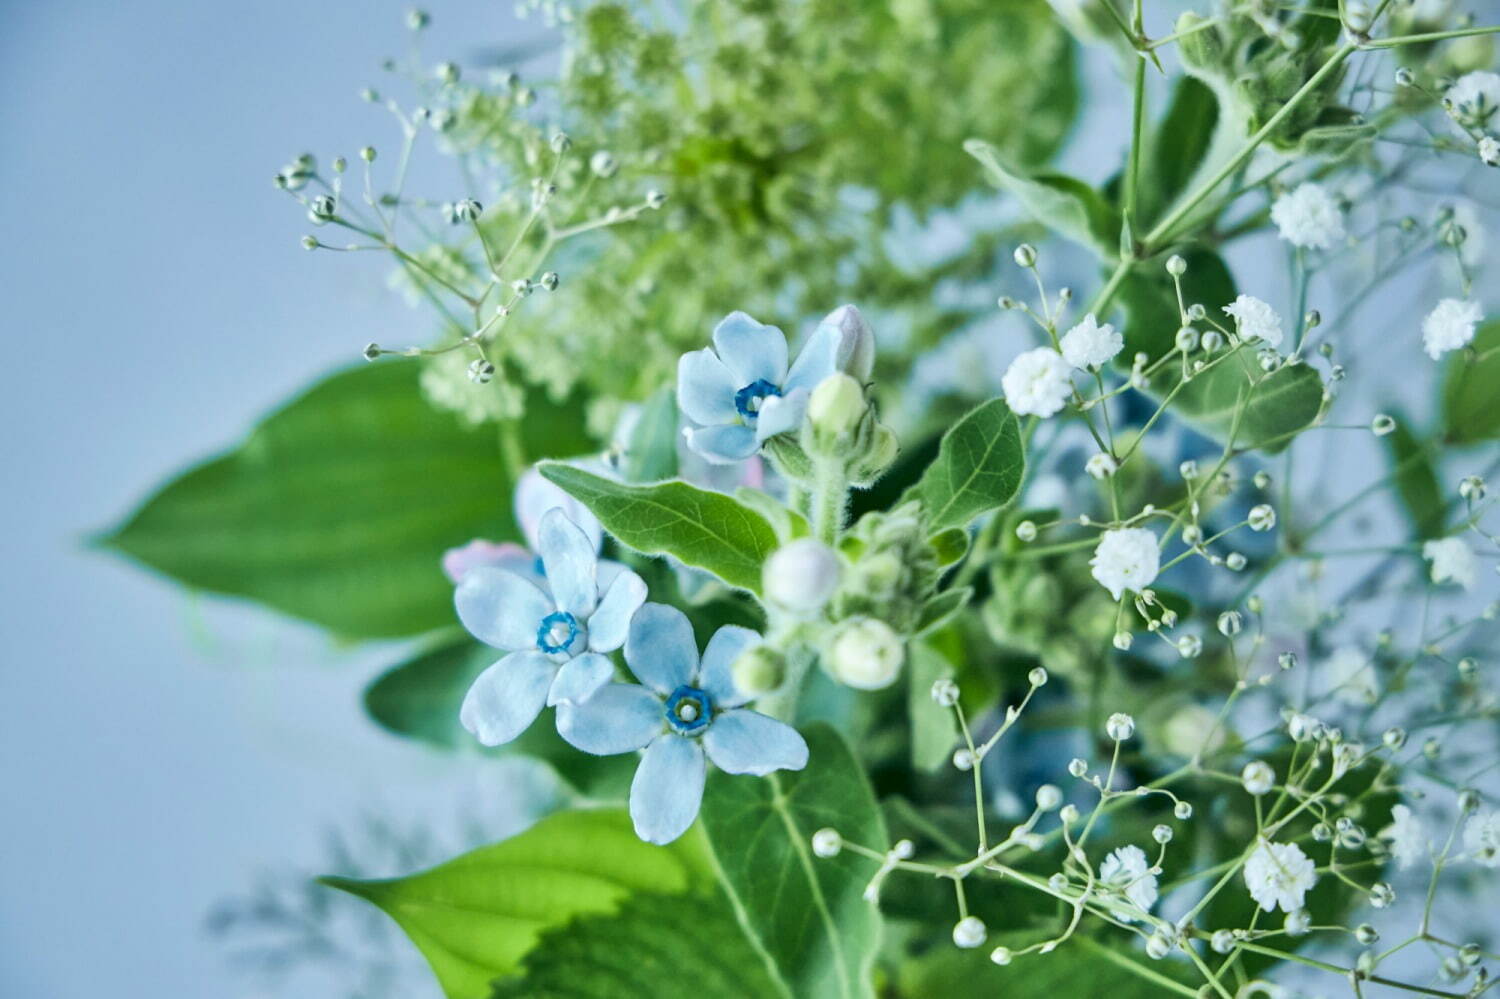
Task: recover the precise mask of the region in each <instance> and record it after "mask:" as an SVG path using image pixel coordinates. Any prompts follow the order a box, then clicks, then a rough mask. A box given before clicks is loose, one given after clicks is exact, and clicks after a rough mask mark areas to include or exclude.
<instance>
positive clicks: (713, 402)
mask: <svg viewBox="0 0 1500 999" xmlns="http://www.w3.org/2000/svg"><path fill="white" fill-rule="evenodd" d="M741 387H742V386H740V385H739V384H737V383H736V382H735V379H734V375H732V374H730V373H729V369H728V368H726V367H725V366H724V362H723V361H721V360H719V356H718V355H717V354H715V353H714V352H713V351H711V350H709V349H707V348H704V349H703V350H694V351H690V352H688V353H686V354H683V355H682V357H680V358H678V360H677V405H678V408H680V409H681V410H682V411H683V412H684V413H686V414H687V416H688V419H690V420H692V421H693V422H694V423H702V424H704V425H705V426H715V425H717V424H720V423H737V422H738V421H739V418H740V414H739V410H737V409H735V408H734V394H735V393H736V392H738V391H739V390H740V388H741Z"/></svg>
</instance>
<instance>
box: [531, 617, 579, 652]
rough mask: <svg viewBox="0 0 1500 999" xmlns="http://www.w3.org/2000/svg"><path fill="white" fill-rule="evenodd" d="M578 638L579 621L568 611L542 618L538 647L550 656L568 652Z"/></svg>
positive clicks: (537, 640)
mask: <svg viewBox="0 0 1500 999" xmlns="http://www.w3.org/2000/svg"><path fill="white" fill-rule="evenodd" d="M577 637H578V619H577V618H576V617H574V616H573V615H572V614H569V613H568V612H567V611H553V612H552V613H551V614H548V615H547V616H546V617H544V618H542V625H541V627H540V628H537V630H536V647H537V648H539V649H541V650H542V651H543V652H545V653H547V654H548V655H549V656H550V655H552V654H554V653H557V652H566V651H568V647H569V646H570V645H572V644H573V640H574V639H575V638H577Z"/></svg>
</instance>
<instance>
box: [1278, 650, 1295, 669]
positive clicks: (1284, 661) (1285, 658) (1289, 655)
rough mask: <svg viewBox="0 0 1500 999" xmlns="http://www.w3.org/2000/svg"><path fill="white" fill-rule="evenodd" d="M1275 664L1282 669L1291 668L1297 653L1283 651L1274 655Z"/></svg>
mask: <svg viewBox="0 0 1500 999" xmlns="http://www.w3.org/2000/svg"><path fill="white" fill-rule="evenodd" d="M1276 665H1277V666H1280V667H1281V668H1282V669H1283V670H1288V669H1291V668H1293V667H1294V666H1296V665H1297V653H1295V652H1283V653H1282V654H1281V655H1279V656H1277V657H1276Z"/></svg>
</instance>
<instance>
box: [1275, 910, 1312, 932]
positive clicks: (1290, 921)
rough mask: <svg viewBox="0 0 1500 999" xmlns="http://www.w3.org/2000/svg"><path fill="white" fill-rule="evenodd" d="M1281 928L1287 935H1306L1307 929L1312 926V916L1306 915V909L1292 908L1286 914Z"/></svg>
mask: <svg viewBox="0 0 1500 999" xmlns="http://www.w3.org/2000/svg"><path fill="white" fill-rule="evenodd" d="M1281 928H1282V929H1283V930H1284V931H1285V932H1286V935H1287V936H1289V937H1300V936H1306V935H1307V931H1308V930H1309V929H1311V928H1312V916H1310V915H1308V912H1307V910H1306V909H1293V910H1292V911H1291V912H1288V913H1287V914H1286V920H1285V921H1284V922H1283V923H1282V924H1281Z"/></svg>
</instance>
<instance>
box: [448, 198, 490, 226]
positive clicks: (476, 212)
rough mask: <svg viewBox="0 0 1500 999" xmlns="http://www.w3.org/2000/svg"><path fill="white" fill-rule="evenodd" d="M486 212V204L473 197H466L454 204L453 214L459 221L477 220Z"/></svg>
mask: <svg viewBox="0 0 1500 999" xmlns="http://www.w3.org/2000/svg"><path fill="white" fill-rule="evenodd" d="M483 214H484V206H483V205H481V204H480V203H479V202H477V201H475V200H474V199H473V198H465V199H463V200H462V201H460V202H458V203H457V204H455V205H454V206H453V216H454V218H455V219H456V220H457V221H459V222H477V221H478V220H479V216H481V215H483Z"/></svg>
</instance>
